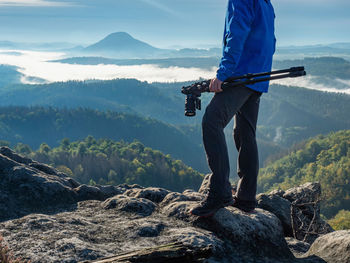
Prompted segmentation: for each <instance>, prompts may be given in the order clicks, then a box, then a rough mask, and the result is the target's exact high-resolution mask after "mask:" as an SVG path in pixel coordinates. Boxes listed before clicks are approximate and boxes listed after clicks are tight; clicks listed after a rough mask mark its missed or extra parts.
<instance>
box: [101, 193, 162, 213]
mask: <svg viewBox="0 0 350 263" xmlns="http://www.w3.org/2000/svg"><path fill="white" fill-rule="evenodd" d="M102 207H103V208H104V209H117V210H120V211H125V212H131V213H137V214H139V215H142V216H149V215H151V214H152V213H153V211H154V209H155V208H156V205H155V204H154V203H153V202H152V201H150V200H148V199H145V198H135V197H128V196H125V195H117V196H114V197H112V198H109V199H107V200H106V201H104V202H103V203H102Z"/></svg>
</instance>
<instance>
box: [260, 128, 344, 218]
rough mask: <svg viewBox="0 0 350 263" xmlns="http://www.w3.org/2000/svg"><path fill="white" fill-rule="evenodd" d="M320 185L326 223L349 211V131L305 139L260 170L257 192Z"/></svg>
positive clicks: (322, 208)
mask: <svg viewBox="0 0 350 263" xmlns="http://www.w3.org/2000/svg"><path fill="white" fill-rule="evenodd" d="M316 181H318V182H320V183H321V187H322V192H323V194H322V199H323V201H322V202H321V212H322V214H323V215H324V216H325V217H326V218H328V219H330V218H331V217H333V216H335V215H336V214H337V213H338V212H339V211H340V210H342V209H344V210H348V211H350V130H344V131H338V132H333V133H330V134H329V135H319V136H317V137H315V138H312V139H309V140H307V141H305V142H303V143H300V144H299V145H298V146H295V147H294V149H292V150H291V152H290V153H289V154H288V155H287V156H285V157H283V158H281V159H279V160H277V161H275V162H272V163H270V164H268V165H267V166H266V167H265V168H262V169H261V170H260V174H259V177H258V191H259V192H268V191H271V190H273V189H283V190H285V189H288V188H291V187H294V186H297V185H301V184H303V183H306V182H316Z"/></svg>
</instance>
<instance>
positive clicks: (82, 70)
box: [0, 50, 216, 84]
mask: <svg viewBox="0 0 350 263" xmlns="http://www.w3.org/2000/svg"><path fill="white" fill-rule="evenodd" d="M13 52H14V50H6V51H1V50H0V61H1V64H7V65H12V66H17V67H18V68H20V69H19V71H20V72H21V73H22V74H24V75H25V76H26V77H25V78H23V81H24V82H26V83H29V84H34V83H33V81H32V80H30V79H32V78H31V77H34V78H39V79H45V80H47V81H48V82H55V81H68V80H89V79H100V80H110V79H116V78H134V79H138V80H140V81H147V82H158V81H159V82H177V81H179V82H182V81H189V80H197V79H199V78H206V79H209V78H212V77H214V76H215V70H216V69H214V68H213V69H212V70H204V69H200V68H181V67H169V68H160V67H159V66H157V65H133V66H117V65H75V64H74V65H70V64H64V63H55V62H48V61H50V60H56V59H60V58H61V57H62V56H63V55H64V54H63V53H54V52H35V51H16V52H17V53H19V52H20V53H21V55H18V54H17V53H16V54H17V55H13V54H12V53H13ZM28 80H30V81H28Z"/></svg>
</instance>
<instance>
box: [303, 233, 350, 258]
mask: <svg viewBox="0 0 350 263" xmlns="http://www.w3.org/2000/svg"><path fill="white" fill-rule="evenodd" d="M311 255H316V256H318V257H320V258H322V259H324V260H325V261H327V263H348V262H350V230H341V231H335V232H332V233H329V234H326V235H323V236H321V237H319V238H317V239H316V240H315V242H314V243H313V244H312V245H311V247H310V249H309V251H308V252H307V253H306V254H305V256H311Z"/></svg>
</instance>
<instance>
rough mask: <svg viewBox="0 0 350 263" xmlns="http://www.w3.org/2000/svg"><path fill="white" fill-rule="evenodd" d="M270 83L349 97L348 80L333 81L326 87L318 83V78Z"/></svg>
mask: <svg viewBox="0 0 350 263" xmlns="http://www.w3.org/2000/svg"><path fill="white" fill-rule="evenodd" d="M271 83H275V84H281V85H285V86H294V87H302V88H307V89H313V90H319V91H326V92H337V93H345V94H349V95H350V81H349V80H342V79H334V80H333V83H332V86H328V85H325V84H322V83H320V80H319V78H318V77H314V76H305V77H300V78H288V79H280V80H275V81H273V82H271Z"/></svg>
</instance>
